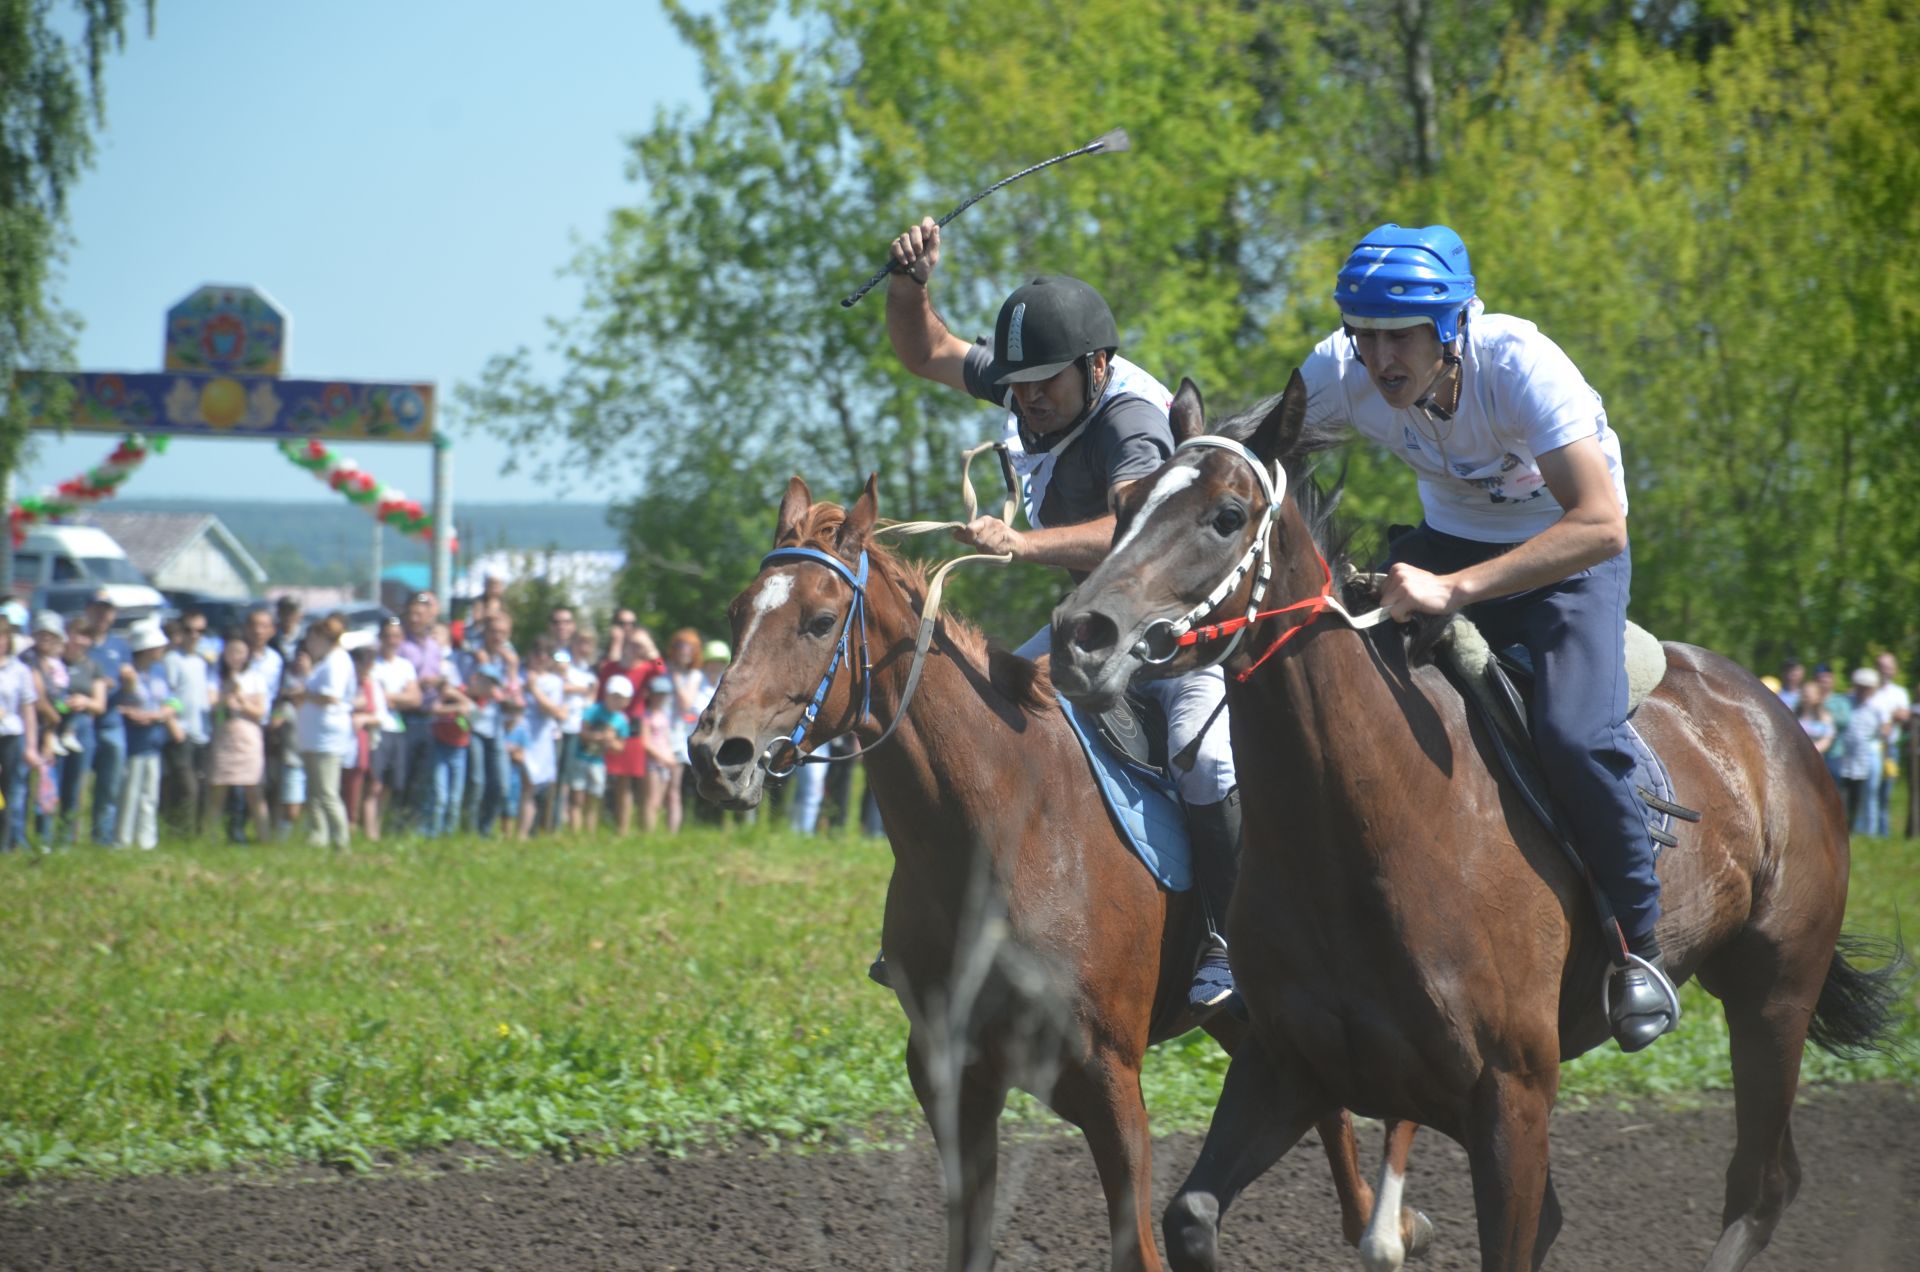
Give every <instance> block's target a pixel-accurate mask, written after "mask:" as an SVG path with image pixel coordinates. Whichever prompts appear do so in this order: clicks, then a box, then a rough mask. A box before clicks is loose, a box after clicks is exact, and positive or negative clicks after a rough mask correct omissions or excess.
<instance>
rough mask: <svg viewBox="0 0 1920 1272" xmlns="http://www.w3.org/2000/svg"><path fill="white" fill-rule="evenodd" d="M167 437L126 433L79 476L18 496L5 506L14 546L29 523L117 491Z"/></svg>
mask: <svg viewBox="0 0 1920 1272" xmlns="http://www.w3.org/2000/svg"><path fill="white" fill-rule="evenodd" d="M167 441H168V439H167V437H166V436H165V435H164V434H162V435H160V436H158V437H145V436H142V435H141V434H139V433H128V434H127V435H126V436H125V437H123V438H121V439H120V444H119V445H118V446H116V447H114V448H113V453H112V454H111V455H109V456H107V458H106V462H104V463H101V464H96V465H94V466H93V467H92V468H89V469H87V471H86V472H84V473H82V474H80V476H78V477H71V478H68V479H67V480H66V481H63V482H61V483H60V484H59V485H58V486H55V487H54V488H53V489H52V490H49V491H45V492H43V493H41V494H38V495H28V496H26V497H25V498H23V499H22V500H20V502H19V503H16V504H15V505H13V507H11V508H9V509H7V522H8V525H9V528H10V529H11V530H12V532H13V546H14V547H16V548H17V547H19V546H20V545H21V544H23V543H25V542H26V539H27V527H28V526H31V525H35V524H37V523H39V522H42V521H55V520H58V519H59V518H61V517H71V516H73V515H74V514H75V513H77V512H79V511H80V509H81V506H82V505H84V504H90V503H98V502H99V501H100V500H102V499H105V498H108V497H109V496H111V495H113V494H116V493H118V491H119V489H120V483H122V482H124V481H125V480H126V479H127V478H129V477H131V476H133V470H134V469H136V468H138V467H140V465H141V464H143V463H145V462H146V459H147V456H149V455H159V454H162V453H164V452H165V451H166V449H167Z"/></svg>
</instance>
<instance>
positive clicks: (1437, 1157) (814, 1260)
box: [0, 1086, 1920, 1272]
mask: <svg viewBox="0 0 1920 1272" xmlns="http://www.w3.org/2000/svg"><path fill="white" fill-rule="evenodd" d="M1794 1125H1795V1130H1796V1135H1795V1139H1796V1142H1797V1143H1798V1145H1799V1149H1800V1158H1801V1163H1802V1165H1803V1167H1804V1168H1805V1182H1804V1185H1803V1187H1802V1189H1801V1192H1800V1196H1799V1199H1798V1201H1796V1202H1795V1204H1794V1205H1793V1206H1792V1207H1791V1208H1790V1209H1789V1210H1788V1211H1787V1214H1786V1217H1785V1218H1784V1219H1783V1220H1782V1222H1781V1225H1780V1228H1779V1231H1778V1232H1777V1233H1776V1235H1775V1238H1774V1242H1773V1245H1772V1246H1771V1247H1770V1248H1769V1249H1768V1251H1767V1252H1766V1254H1764V1255H1763V1256H1762V1257H1761V1258H1760V1259H1759V1260H1758V1261H1757V1262H1756V1264H1755V1265H1754V1266H1755V1268H1756V1269H1761V1270H1764V1272H1789V1270H1790V1269H1792V1270H1799V1269H1807V1270H1812V1269H1822V1270H1825V1269H1835V1268H1845V1269H1849V1270H1850V1272H1908V1270H1910V1269H1913V1268H1916V1267H1920V1252H1917V1251H1916V1250H1915V1249H1914V1247H1913V1241H1914V1234H1915V1232H1916V1226H1917V1225H1920V1103H1916V1102H1915V1100H1914V1096H1913V1094H1912V1093H1910V1092H1907V1091H1904V1090H1898V1089H1895V1088H1892V1087H1885V1086H1881V1087H1853V1088H1844V1089H1841V1090H1838V1091H1824V1092H1817V1093H1814V1094H1812V1095H1810V1096H1809V1097H1807V1098H1806V1099H1804V1100H1803V1102H1802V1104H1801V1106H1800V1108H1799V1110H1798V1112H1797V1113H1796V1114H1795V1117H1794ZM1732 1139H1733V1129H1732V1113H1731V1110H1730V1108H1728V1107H1726V1106H1725V1105H1720V1106H1716V1107H1711V1108H1707V1109H1702V1110H1698V1111H1691V1112H1682V1113H1668V1114H1659V1115H1631V1114H1622V1113H1619V1112H1611V1111H1590V1112H1578V1113H1572V1112H1569V1113H1562V1114H1560V1115H1559V1116H1558V1117H1556V1119H1555V1122H1554V1130H1553V1140H1554V1174H1555V1178H1556V1180H1557V1182H1558V1185H1559V1190H1560V1197H1561V1201H1562V1203H1563V1205H1564V1207H1565V1210H1566V1228H1565V1230H1564V1231H1563V1232H1562V1234H1561V1236H1560V1240H1559V1242H1558V1243H1557V1244H1556V1245H1555V1247H1554V1250H1553V1253H1552V1255H1551V1257H1550V1258H1549V1260H1548V1264H1547V1266H1548V1267H1550V1268H1563V1269H1586V1268H1593V1269H1601V1268H1605V1269H1608V1270H1609V1272H1611V1270H1612V1269H1617V1268H1621V1267H1629V1268H1633V1269H1636V1272H1638V1270H1640V1269H1647V1270H1653V1269H1668V1268H1672V1269H1695V1268H1698V1267H1700V1266H1701V1265H1702V1263H1703V1262H1704V1260H1705V1258H1706V1254H1707V1251H1708V1250H1709V1249H1710V1248H1711V1246H1712V1244H1713V1241H1714V1238H1715V1237H1716V1236H1717V1234H1718V1231H1719V1226H1720V1225H1719V1222H1718V1218H1717V1216H1718V1214H1719V1211H1720V1193H1721V1179H1722V1174H1723V1172H1724V1170H1725V1168H1726V1163H1727V1157H1728V1154H1729V1152H1730V1150H1731V1146H1732ZM1366 1140H1367V1144H1366V1153H1365V1160H1366V1161H1367V1162H1368V1163H1369V1169H1371V1163H1372V1162H1373V1161H1374V1160H1375V1158H1376V1155H1377V1153H1378V1151H1379V1145H1378V1143H1377V1136H1376V1135H1375V1134H1374V1133H1373V1130H1372V1128H1370V1127H1369V1128H1367V1131H1366ZM1197 1147H1198V1141H1197V1139H1196V1138H1194V1137H1192V1136H1185V1135H1180V1136H1171V1137H1168V1138H1166V1139H1163V1140H1161V1141H1159V1142H1157V1143H1156V1145H1155V1150H1154V1175H1155V1206H1156V1210H1157V1208H1158V1207H1159V1206H1161V1205H1164V1204H1165V1201H1166V1199H1167V1197H1168V1195H1169V1194H1170V1193H1171V1191H1172V1189H1173V1186H1174V1184H1175V1183H1176V1182H1177V1181H1178V1179H1179V1178H1180V1176H1181V1175H1182V1174H1183V1173H1184V1172H1185V1170H1186V1168H1187V1167H1188V1165H1189V1164H1190V1163H1191V1162H1192V1160H1193V1157H1194V1154H1195V1151H1196V1149H1197ZM1000 1196H1001V1205H1000V1224H1001V1231H1000V1237H999V1241H998V1243H997V1245H998V1250H999V1253H1000V1262H999V1266H1000V1268H1002V1269H1035V1270H1036V1272H1039V1270H1044V1272H1061V1270H1064V1269H1080V1268H1086V1269H1102V1268H1105V1267H1106V1266H1107V1245H1106V1239H1105V1235H1104V1234H1105V1230H1106V1222H1105V1214H1104V1209H1103V1207H1102V1205H1101V1201H1100V1193H1099V1186H1098V1184H1097V1182H1096V1180H1095V1177H1094V1171H1093V1164H1092V1159H1091V1158H1090V1157H1089V1156H1088V1155H1087V1153H1086V1151H1085V1149H1084V1148H1083V1147H1082V1146H1081V1144H1080V1142H1079V1140H1078V1138H1077V1137H1073V1138H1068V1137H1065V1136H1047V1137H1043V1138H1023V1139H1021V1140H1018V1141H1016V1142H1012V1143H1009V1144H1007V1145H1006V1146H1005V1147H1004V1149H1003V1152H1002V1165H1001V1194H1000ZM1409 1196H1410V1199H1411V1200H1412V1202H1413V1203H1414V1204H1416V1205H1418V1206H1420V1207H1421V1208H1422V1209H1424V1210H1426V1211H1427V1212H1428V1213H1429V1214H1431V1215H1432V1216H1433V1218H1434V1220H1435V1222H1436V1224H1437V1225H1438V1230H1439V1231H1438V1234H1437V1239H1436V1243H1435V1249H1434V1252H1433V1254H1432V1256H1431V1257H1429V1258H1428V1259H1427V1260H1426V1261H1425V1262H1424V1264H1421V1265H1417V1266H1422V1267H1425V1268H1431V1269H1470V1268H1477V1267H1479V1255H1478V1250H1477V1246H1476V1243H1475V1240H1474V1233H1473V1210H1472V1202H1471V1195H1470V1192H1469V1188H1468V1184H1467V1178H1466V1159H1465V1155H1464V1154H1462V1153H1461V1151H1460V1150H1459V1149H1458V1148H1457V1147H1456V1146H1455V1145H1454V1144H1453V1143H1452V1142H1451V1141H1449V1140H1446V1139H1444V1138H1442V1137H1441V1136H1439V1135H1434V1134H1428V1135H1425V1136H1423V1137H1422V1138H1421V1139H1420V1140H1419V1141H1418V1143H1417V1144H1416V1146H1415V1153H1414V1169H1413V1173H1412V1177H1411V1179H1410V1180H1409ZM6 1200H7V1202H8V1203H9V1204H6V1205H4V1206H0V1268H4V1269H7V1270H8V1272H12V1270H14V1269H19V1270H20V1272H27V1270H28V1269H32V1270H33V1272H48V1270H50V1269H68V1268H71V1269H86V1270H87V1272H106V1270H109V1269H139V1270H140V1272H167V1270H170V1269H194V1270H196V1272H199V1270H203V1269H221V1270H224V1269H327V1270H328V1272H343V1270H348V1269H396V1270H397V1269H407V1270H417V1269H423V1268H429V1269H497V1270H499V1272H522V1270H523V1269H528V1270H531V1269H542V1270H543V1272H544V1270H546V1269H566V1270H568V1272H572V1270H574V1269H597V1268H606V1269H648V1270H650V1272H651V1270H655V1269H743V1270H744V1269H754V1270H756V1272H758V1270H760V1269H799V1268H848V1269H857V1270H865V1269H893V1268H935V1267H939V1266H940V1261H941V1258H942V1252H943V1249H944V1246H943V1236H942V1233H943V1227H942V1220H941V1209H940V1199H939V1189H938V1176H937V1172H936V1166H935V1162H934V1156H933V1151H932V1148H931V1145H930V1141H928V1140H927V1138H926V1137H925V1135H924V1134H922V1135H920V1136H919V1137H917V1138H916V1139H915V1140H914V1142H913V1143H911V1144H910V1145H909V1146H908V1147H907V1148H906V1149H905V1150H904V1151H871V1152H860V1153H845V1152H834V1153H816V1154H812V1155H807V1156H800V1155H794V1154H777V1155H770V1154H763V1153H755V1152H736V1153H727V1154H715V1155H711V1156H706V1157H701V1158H696V1159H693V1160H686V1161H668V1160H661V1159H654V1158H628V1159H625V1160H622V1161H618V1162H612V1163H578V1164H566V1165H561V1164H556V1163H553V1162H532V1163H529V1162H504V1161H493V1162H490V1163H487V1164H484V1165H482V1166H481V1167H480V1168H477V1169H476V1168H473V1164H472V1163H471V1162H470V1161H469V1160H467V1159H463V1158H460V1157H457V1156H454V1155H445V1156H442V1157H438V1158H434V1159H431V1160H426V1161H419V1162H414V1163H411V1164H410V1165H409V1167H408V1168H405V1169H399V1170H392V1171H387V1172H383V1173H381V1174H378V1175H375V1176H371V1177H359V1178H343V1177H340V1176H335V1175H328V1174H324V1173H317V1172H302V1173H297V1174H289V1175H278V1176H269V1177H259V1176H249V1177H235V1176H193V1177H187V1178H164V1179H143V1180H128V1181H122V1182H117V1183H107V1184H99V1183H84V1182H80V1183H75V1182H64V1183H55V1184H42V1185H34V1186H27V1187H17V1188H14V1189H12V1190H11V1192H10V1193H9V1195H8V1196H7V1198H6ZM1222 1255H1223V1260H1224V1262H1225V1265H1226V1266H1227V1267H1229V1268H1245V1269H1253V1268H1278V1267H1287V1268H1352V1267H1357V1266H1358V1264H1357V1261H1356V1260H1354V1259H1353V1258H1352V1257H1351V1255H1350V1254H1349V1253H1348V1252H1347V1251H1346V1249H1345V1247H1343V1246H1341V1245H1340V1243H1339V1236H1338V1232H1337V1222H1336V1216H1335V1213H1334V1206H1333V1190H1332V1186H1331V1185H1330V1184H1329V1183H1328V1182H1327V1176H1326V1172H1325V1168H1324V1163H1323V1160H1322V1159H1321V1157H1320V1154H1319V1151H1318V1148H1317V1146H1316V1145H1313V1144H1312V1143H1311V1142H1310V1141H1309V1142H1308V1143H1303V1144H1302V1145H1301V1146H1300V1147H1299V1148H1297V1149H1296V1150H1295V1151H1294V1152H1292V1153H1290V1154H1288V1156H1287V1157H1286V1158H1285V1159H1284V1160H1283V1161H1282V1162H1281V1163H1280V1165H1279V1166H1278V1167H1277V1168H1276V1169H1275V1170H1274V1171H1273V1172H1271V1173H1270V1174H1269V1175H1268V1176H1267V1177H1266V1178H1264V1179H1262V1180H1260V1181H1259V1182H1258V1183H1256V1184H1255V1185H1254V1186H1253V1187H1252V1188H1251V1189H1249V1190H1248V1192H1247V1195H1246V1196H1245V1197H1244V1198H1243V1199H1242V1201H1241V1202H1240V1204H1239V1205H1237V1206H1236V1207H1235V1208H1234V1209H1233V1210H1232V1211H1231V1212H1230V1213H1229V1215H1228V1218H1227V1224H1226V1228H1225V1235H1224V1237H1223V1240H1222Z"/></svg>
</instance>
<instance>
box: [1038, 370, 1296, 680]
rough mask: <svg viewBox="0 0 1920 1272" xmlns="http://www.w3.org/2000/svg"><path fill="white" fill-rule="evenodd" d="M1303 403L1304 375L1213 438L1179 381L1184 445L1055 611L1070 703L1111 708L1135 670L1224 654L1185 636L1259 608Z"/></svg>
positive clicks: (1175, 668)
mask: <svg viewBox="0 0 1920 1272" xmlns="http://www.w3.org/2000/svg"><path fill="white" fill-rule="evenodd" d="M1306 399H1307V392H1306V385H1305V383H1304V381H1302V380H1301V378H1300V375H1299V373H1298V372H1297V371H1296V372H1295V373H1294V375H1293V378H1292V380H1291V381H1289V382H1288V384H1287V388H1286V392H1284V393H1283V394H1281V395H1280V397H1279V398H1277V399H1276V400H1275V401H1274V402H1273V403H1272V404H1271V406H1270V407H1269V408H1268V409H1266V410H1263V411H1257V412H1252V413H1249V414H1248V415H1246V416H1242V417H1239V418H1237V419H1234V420H1231V421H1228V422H1227V424H1226V425H1224V426H1223V427H1222V430H1221V432H1220V433H1219V434H1217V435H1212V434H1207V433H1206V432H1205V412H1204V409H1203V406H1202V403H1201V400H1200V390H1199V389H1197V388H1195V387H1194V385H1193V382H1192V381H1191V380H1182V381H1181V382H1180V391H1179V392H1178V393H1176V394H1175V395H1174V399H1173V406H1172V408H1171V410H1170V412H1169V415H1170V422H1171V423H1172V425H1173V432H1174V439H1175V441H1176V442H1178V443H1179V446H1178V447H1177V448H1176V449H1175V451H1174V454H1173V456H1172V457H1171V458H1169V459H1168V460H1167V462H1166V463H1164V464H1162V465H1161V466H1160V468H1159V470H1158V471H1156V472H1155V473H1154V474H1153V475H1152V476H1150V477H1146V478H1143V479H1142V480H1140V481H1137V482H1135V483H1133V485H1131V486H1129V487H1128V488H1127V490H1126V491H1125V493H1124V494H1122V495H1121V497H1120V499H1119V501H1118V502H1117V504H1116V505H1115V508H1114V512H1115V516H1116V519H1117V520H1116V524H1115V527H1114V543H1113V548H1112V550H1111V551H1110V552H1108V554H1107V557H1106V559H1105V560H1104V561H1102V562H1101V563H1100V566H1099V568H1098V569H1096V570H1094V572H1093V573H1092V574H1090V575H1089V576H1088V577H1087V579H1086V581H1085V582H1083V583H1081V584H1080V586H1079V587H1078V588H1076V589H1074V591H1073V592H1072V593H1071V594H1070V595H1069V596H1068V597H1067V598H1066V599H1065V600H1064V601H1062V602H1060V605H1059V607H1058V608H1056V609H1055V610H1054V611H1053V681H1054V684H1055V685H1056V686H1057V687H1058V688H1059V689H1060V691H1061V692H1062V693H1064V694H1066V696H1067V697H1068V698H1070V699H1072V700H1073V701H1074V702H1075V703H1077V704H1083V705H1086V706H1090V707H1094V708H1096V709H1099V708H1104V707H1106V706H1109V705H1111V704H1112V703H1113V702H1114V701H1115V700H1116V699H1117V698H1119V696H1120V695H1121V694H1122V693H1124V692H1125V691H1126V687H1127V684H1128V682H1129V681H1131V680H1133V679H1134V678H1135V677H1136V676H1139V677H1143V678H1146V679H1157V678H1161V677H1168V676H1179V675H1183V674H1185V673H1186V672H1189V671H1192V670H1195V669H1196V668H1198V667H1200V666H1203V665H1208V664H1210V663H1212V662H1215V661H1218V660H1219V659H1220V658H1222V657H1224V654H1223V652H1222V650H1223V648H1224V640H1215V641H1207V640H1189V641H1187V642H1184V643H1183V642H1182V640H1181V637H1182V636H1183V635H1186V634H1188V633H1189V632H1191V631H1192V630H1193V629H1199V628H1204V627H1205V626H1206V625H1207V624H1213V623H1219V622H1222V621H1224V620H1228V619H1233V618H1236V617H1244V616H1245V615H1246V613H1247V611H1248V610H1249V609H1250V608H1252V607H1253V606H1256V605H1258V604H1259V601H1260V599H1261V592H1262V590H1263V588H1264V586H1265V584H1266V581H1267V578H1266V572H1267V570H1268V569H1270V568H1272V564H1271V562H1262V561H1259V560H1258V559H1257V557H1256V549H1257V548H1258V547H1260V545H1261V544H1263V543H1264V542H1265V541H1266V536H1267V533H1268V530H1269V529H1270V528H1271V527H1272V526H1273V524H1274V522H1275V520H1276V518H1277V517H1278V515H1279V513H1280V511H1281V509H1280V508H1279V507H1278V506H1277V505H1278V504H1279V503H1282V502H1284V499H1285V491H1286V478H1285V469H1284V467H1283V461H1285V460H1286V459H1287V458H1289V457H1290V456H1292V455H1293V453H1294V452H1295V450H1296V449H1297V448H1298V446H1299V445H1300V441H1301V435H1302V432H1303V425H1304V422H1305V418H1306ZM1214 437H1217V438H1218V439H1223V440H1224V441H1225V442H1226V443H1227V444H1226V445H1222V444H1220V441H1218V440H1215V441H1209V440H1206V439H1207V438H1214ZM1196 439H1198V440H1196ZM1285 532H1286V529H1285V527H1284V525H1283V527H1282V533H1285ZM1203 634H1204V633H1203Z"/></svg>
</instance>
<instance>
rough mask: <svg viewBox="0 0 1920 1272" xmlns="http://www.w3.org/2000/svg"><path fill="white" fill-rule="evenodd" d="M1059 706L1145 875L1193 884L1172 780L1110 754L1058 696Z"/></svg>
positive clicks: (1173, 886)
mask: <svg viewBox="0 0 1920 1272" xmlns="http://www.w3.org/2000/svg"><path fill="white" fill-rule="evenodd" d="M1060 710H1061V711H1062V712H1063V713H1064V714H1065V715H1066V717H1067V723H1068V724H1070V725H1072V726H1073V732H1074V736H1075V737H1077V738H1079V739H1080V749H1081V750H1083V751H1085V752H1086V753H1087V764H1088V767H1090V768H1092V769H1093V778H1094V781H1095V783H1096V784H1097V785H1098V786H1099V787H1100V797H1101V798H1102V799H1104V800H1105V801H1106V803H1107V811H1109V812H1110V813H1112V814H1113V824H1114V825H1115V826H1117V827H1119V829H1120V834H1121V836H1122V837H1123V838H1125V839H1126V841H1127V843H1128V844H1129V845H1130V846H1131V847H1132V848H1133V851H1134V855H1135V856H1137V857H1139V858H1140V860H1141V862H1142V863H1143V864H1144V865H1145V866H1146V867H1147V873H1149V874H1151V875H1152V876H1153V877H1154V878H1155V879H1156V880H1158V881H1159V883H1160V886H1161V887H1163V888H1165V889H1167V890H1168V891H1169V892H1185V891H1186V890H1187V889H1188V888H1191V887H1192V886H1193V853H1192V848H1191V846H1190V844H1189V843H1188V840H1187V813H1186V807H1185V805H1183V804H1182V803H1181V802H1180V795H1179V792H1178V791H1176V790H1175V789H1174V786H1173V784H1172V783H1171V782H1168V781H1166V780H1165V779H1163V778H1159V777H1155V776H1154V775H1153V774H1151V773H1148V772H1146V771H1144V770H1142V769H1140V768H1138V767H1136V766H1135V765H1132V764H1129V763H1127V762H1126V761H1125V760H1123V759H1121V758H1120V757H1119V756H1116V755H1114V754H1113V753H1112V752H1111V751H1109V750H1108V749H1107V748H1106V747H1105V746H1103V745H1102V744H1101V743H1100V742H1099V741H1098V740H1097V739H1098V734H1097V732H1096V730H1095V729H1093V728H1090V727H1088V725H1087V724H1086V723H1085V722H1083V721H1082V720H1081V718H1080V716H1079V714H1078V713H1077V712H1076V711H1075V710H1074V706H1073V704H1072V703H1070V702H1068V701H1067V700H1066V699H1065V698H1061V699H1060Z"/></svg>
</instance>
